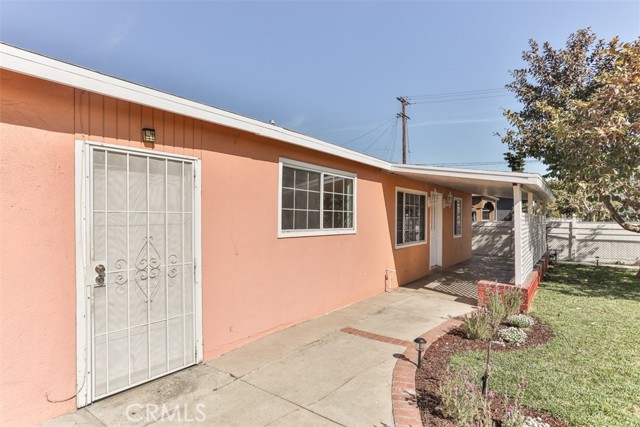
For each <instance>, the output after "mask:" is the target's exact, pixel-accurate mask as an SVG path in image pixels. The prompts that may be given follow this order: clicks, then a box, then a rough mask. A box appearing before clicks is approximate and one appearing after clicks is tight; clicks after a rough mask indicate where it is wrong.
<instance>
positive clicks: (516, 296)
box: [502, 289, 524, 317]
mask: <svg viewBox="0 0 640 427" xmlns="http://www.w3.org/2000/svg"><path fill="white" fill-rule="evenodd" d="M523 301H524V298H523V297H522V293H521V292H520V291H518V290H516V289H505V291H504V294H503V295H502V304H503V305H504V314H505V316H507V317H508V316H511V315H513V314H516V313H520V306H521V305H522V303H523Z"/></svg>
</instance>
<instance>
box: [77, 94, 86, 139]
mask: <svg viewBox="0 0 640 427" xmlns="http://www.w3.org/2000/svg"><path fill="white" fill-rule="evenodd" d="M75 94H76V96H75V117H76V138H78V139H87V138H88V137H89V92H86V91H83V90H79V89H76V91H75Z"/></svg>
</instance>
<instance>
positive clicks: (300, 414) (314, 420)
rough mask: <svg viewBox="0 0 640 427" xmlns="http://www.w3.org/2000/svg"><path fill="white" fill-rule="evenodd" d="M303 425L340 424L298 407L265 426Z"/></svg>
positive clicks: (295, 426) (326, 426)
mask: <svg viewBox="0 0 640 427" xmlns="http://www.w3.org/2000/svg"><path fill="white" fill-rule="evenodd" d="M301 426H313V427H338V426H340V424H338V423H336V422H334V421H331V420H328V419H326V418H324V417H322V416H320V415H318V414H314V413H313V412H310V411H308V410H306V409H298V410H295V411H293V412H289V413H288V414H287V415H285V416H284V417H282V418H279V419H277V420H275V421H274V422H272V423H270V424H267V425H266V426H265V427H301Z"/></svg>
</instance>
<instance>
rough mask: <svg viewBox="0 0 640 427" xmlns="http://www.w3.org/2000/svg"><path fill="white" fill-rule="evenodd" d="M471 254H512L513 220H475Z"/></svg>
mask: <svg viewBox="0 0 640 427" xmlns="http://www.w3.org/2000/svg"><path fill="white" fill-rule="evenodd" d="M472 250H473V255H480V256H496V257H511V256H513V251H514V246H513V222H510V221H499V222H476V223H474V224H473V240H472Z"/></svg>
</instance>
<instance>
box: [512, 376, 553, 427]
mask: <svg viewBox="0 0 640 427" xmlns="http://www.w3.org/2000/svg"><path fill="white" fill-rule="evenodd" d="M526 389H527V382H526V381H525V380H524V378H520V382H519V383H518V388H517V389H516V394H515V396H514V398H513V405H510V406H509V407H507V410H506V411H505V415H504V417H503V418H502V424H501V425H502V427H549V424H547V423H545V422H544V421H542V419H541V418H540V417H536V418H533V417H528V416H526V415H523V414H522V412H521V409H522V400H523V399H524V392H525V391H526Z"/></svg>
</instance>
